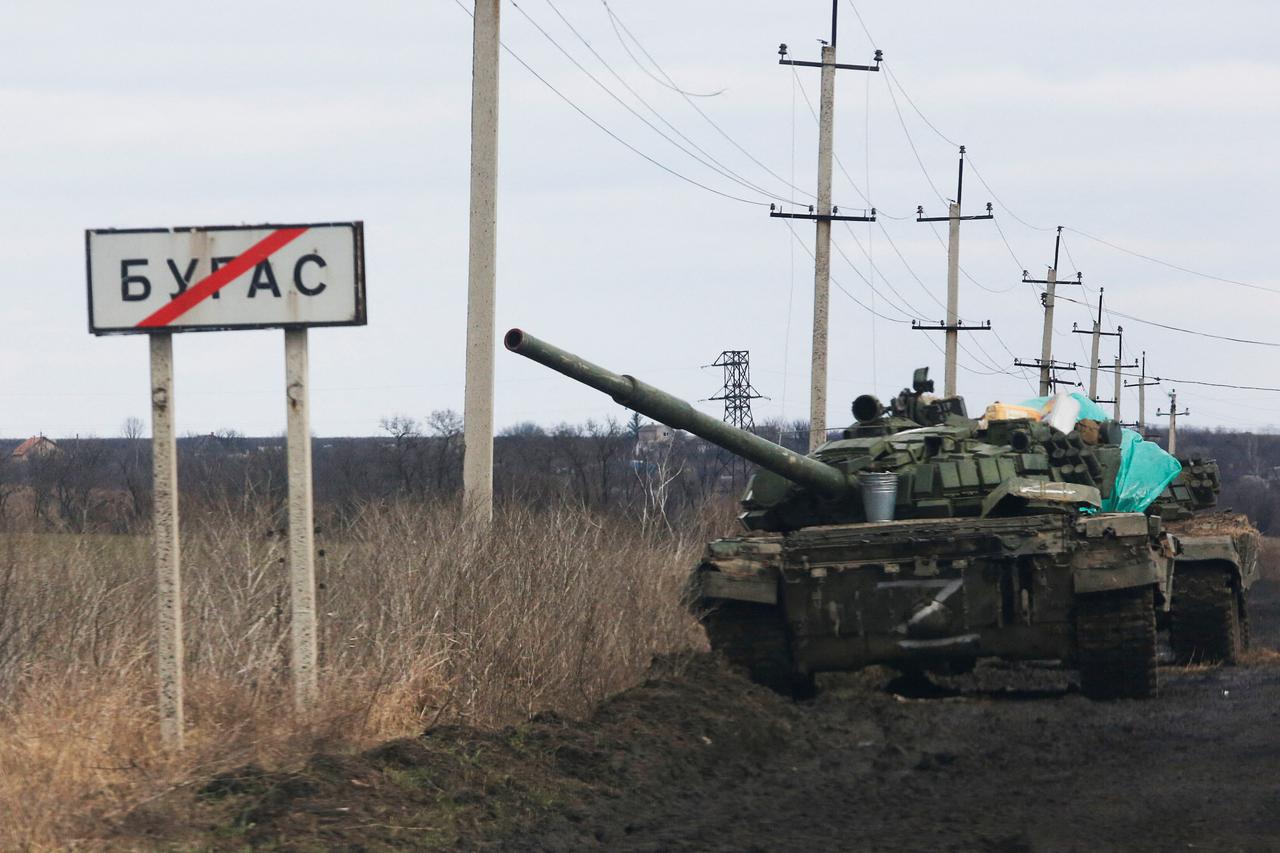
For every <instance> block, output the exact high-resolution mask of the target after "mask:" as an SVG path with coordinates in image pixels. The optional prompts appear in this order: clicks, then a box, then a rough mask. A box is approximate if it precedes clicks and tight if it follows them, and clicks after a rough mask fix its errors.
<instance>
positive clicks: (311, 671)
mask: <svg viewBox="0 0 1280 853" xmlns="http://www.w3.org/2000/svg"><path fill="white" fill-rule="evenodd" d="M284 365H285V368H284V374H285V384H286V387H287V394H288V398H289V399H288V450H289V462H288V464H289V611H290V618H289V625H290V643H289V649H290V661H291V662H292V665H293V695H294V704H295V706H296V707H297V708H298V710H299V711H306V710H308V709H310V708H312V707H314V706H315V700H316V695H317V693H318V687H317V681H316V651H317V650H316V569H315V543H314V533H315V522H314V520H313V518H312V503H311V500H312V492H311V412H310V408H311V407H310V404H309V402H308V397H310V395H311V392H310V388H309V387H308V372H309V369H308V365H307V330H306V329H285V330H284Z"/></svg>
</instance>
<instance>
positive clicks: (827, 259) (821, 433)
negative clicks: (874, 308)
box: [809, 32, 836, 453]
mask: <svg viewBox="0 0 1280 853" xmlns="http://www.w3.org/2000/svg"><path fill="white" fill-rule="evenodd" d="M831 40H832V41H833V42H834V41H835V33H834V32H833V33H832V34H831ZM821 92H822V94H821V96H820V98H819V120H818V214H819V215H820V216H823V217H827V218H825V219H819V220H818V221H817V222H816V223H815V228H814V238H813V348H812V352H811V355H810V360H811V369H810V372H809V451H810V452H811V453H812V452H813V451H814V450H816V449H817V448H818V446H819V445H821V444H824V443H825V442H826V440H827V352H828V350H829V347H828V344H827V327H828V322H829V320H830V316H829V306H830V302H831V219H830V217H831V143H832V136H833V134H834V129H835V128H834V125H835V116H834V115H833V114H832V113H834V111H835V100H836V46H835V45H834V44H828V45H823V47H822V86H821Z"/></svg>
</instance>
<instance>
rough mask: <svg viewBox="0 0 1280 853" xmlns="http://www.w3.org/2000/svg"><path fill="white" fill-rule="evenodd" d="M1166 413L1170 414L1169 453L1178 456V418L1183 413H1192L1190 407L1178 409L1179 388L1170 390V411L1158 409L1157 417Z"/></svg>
mask: <svg viewBox="0 0 1280 853" xmlns="http://www.w3.org/2000/svg"><path fill="white" fill-rule="evenodd" d="M1166 414H1167V415H1168V416H1169V455H1170V456H1177V455H1178V418H1179V417H1180V416H1183V415H1189V414H1191V410H1190V409H1186V410H1184V411H1181V412H1179V411H1178V391H1177V389H1174V390H1173V391H1170V392H1169V411H1168V412H1161V411H1159V410H1157V411H1156V417H1164V416H1165V415H1166Z"/></svg>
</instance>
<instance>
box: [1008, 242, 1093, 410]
mask: <svg viewBox="0 0 1280 853" xmlns="http://www.w3.org/2000/svg"><path fill="white" fill-rule="evenodd" d="M1061 248H1062V226H1061V225H1059V226H1058V235H1057V236H1056V237H1055V238H1054V240H1053V266H1052V267H1050V268H1049V274H1048V276H1046V277H1045V278H1031V277H1030V273H1028V272H1027V271H1026V270H1023V271H1022V281H1023V282H1024V283H1026V284H1043V285H1044V286H1045V287H1044V293H1041V294H1040V304H1041V305H1043V306H1044V331H1043V332H1042V333H1041V336H1040V358H1039V359H1037V364H1036V365H1035V366H1037V367H1039V369H1040V396H1041V397H1047V396H1049V394H1051V393H1053V390H1054V388H1055V387H1056V385H1057V383H1058V380H1057V379H1055V378H1054V376H1053V371H1054V367H1053V308H1054V304H1055V301H1054V295H1055V294H1056V293H1057V289H1058V251H1059V249H1061ZM1063 283H1064V284H1083V276H1082V275H1081V274H1080V273H1079V272H1078V271H1077V272H1076V280H1075V281H1074V282H1063ZM1073 366H1074V365H1073Z"/></svg>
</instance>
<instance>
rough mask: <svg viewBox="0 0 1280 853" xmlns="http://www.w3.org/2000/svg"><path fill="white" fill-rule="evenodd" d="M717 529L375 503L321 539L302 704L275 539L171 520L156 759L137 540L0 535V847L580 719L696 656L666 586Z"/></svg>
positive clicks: (251, 525) (224, 525) (149, 623)
mask: <svg viewBox="0 0 1280 853" xmlns="http://www.w3.org/2000/svg"><path fill="white" fill-rule="evenodd" d="M726 522H727V516H720V515H718V514H716V515H715V516H714V518H711V519H709V520H708V521H706V522H705V523H693V524H690V525H688V527H687V529H684V530H681V531H677V532H674V533H673V532H672V531H670V530H669V529H667V528H666V527H665V526H664V527H662V529H660V530H658V529H651V530H647V531H646V530H644V529H643V528H642V526H641V525H637V524H636V523H634V522H632V521H623V520H619V519H613V518H609V517H606V516H597V515H593V514H591V513H588V512H584V511H582V510H570V509H559V508H544V509H536V510H535V509H527V508H507V509H503V510H500V511H499V513H498V516H497V518H496V520H495V525H494V528H493V533H492V535H490V536H486V537H482V536H478V535H477V534H476V533H475V532H474V529H473V528H472V526H470V525H468V524H465V523H464V519H463V518H461V517H460V514H459V513H458V512H457V511H455V510H454V509H452V508H450V507H445V506H427V507H424V506H422V505H408V504H388V505H379V506H371V507H368V508H366V509H365V510H364V511H363V512H362V513H361V514H360V515H359V516H358V517H356V518H355V519H354V520H352V521H350V522H349V523H347V524H345V525H343V526H341V527H340V528H336V529H326V530H322V531H321V533H320V535H319V536H318V546H319V548H320V554H321V556H320V557H319V559H318V566H317V572H318V583H319V596H320V613H321V628H322V636H321V658H322V660H321V664H322V673H323V674H322V685H323V688H322V689H323V701H322V707H321V709H320V712H319V713H318V714H317V715H316V716H315V717H314V718H313V719H310V720H306V721H303V720H299V719H297V718H295V717H294V715H293V714H292V711H291V708H290V701H289V696H290V694H289V690H288V688H289V679H288V659H287V649H288V617H287V611H288V597H287V587H286V583H285V565H284V553H285V542H284V541H283V540H282V539H281V538H280V535H279V533H278V532H276V531H271V530H269V529H268V528H269V526H270V525H269V523H268V522H267V521H259V520H258V519H256V518H254V517H252V516H250V515H247V514H245V513H243V512H239V511H205V512H188V513H187V515H186V517H185V518H184V537H185V538H184V543H183V554H182V559H183V578H184V584H185V587H184V600H185V608H186V642H187V704H186V708H187V723H188V732H187V748H186V750H185V751H184V752H183V753H182V754H181V755H178V756H169V755H166V754H164V753H163V751H162V750H160V748H159V746H158V736H157V726H156V720H155V707H154V675H153V667H154V663H153V657H152V650H153V642H154V634H153V623H154V613H153V608H154V578H153V571H154V569H153V564H152V561H151V556H150V543H149V540H148V539H146V538H143V537H128V536H105V535H65V534H57V535H54V534H49V535H38V534H19V535H4V536H0V814H3V815H4V817H3V818H0V849H13V848H20V847H30V846H35V847H48V846H62V845H66V844H69V843H72V842H74V841H75V840H76V839H80V838H87V837H91V836H93V835H94V834H96V833H97V831H98V830H99V828H101V827H102V826H103V825H104V823H106V824H109V823H110V822H111V821H112V820H113V819H114V818H115V817H117V816H119V815H121V814H123V813H124V812H125V811H127V810H129V809H130V808H133V807H135V806H136V805H137V804H139V803H142V802H145V801H146V800H148V799H149V798H152V797H156V796H160V795H162V794H164V793H165V792H167V791H169V790H172V789H173V788H174V787H175V786H183V785H187V784H192V783H194V782H198V781H201V780H204V779H207V778H209V776H210V775H212V774H214V773H217V772H219V771H220V770H223V769H226V768H229V767H234V766H238V765H242V764H245V763H248V762H256V763H258V764H260V765H262V766H264V767H267V768H287V767H289V766H290V764H291V763H294V762H298V761H301V760H302V759H303V758H305V756H307V755H309V754H310V753H311V752H312V751H313V750H315V749H319V748H323V749H325V750H328V751H331V752H332V751H339V752H341V751H343V750H350V751H354V750H358V749H362V748H365V747H368V746H369V745H371V744H373V743H377V742H380V741H383V740H386V739H388V738H392V737H398V736H404V735H412V734H415V733H417V732H420V731H421V730H423V729H424V728H425V727H427V726H428V725H430V724H433V723H443V722H464V723H469V724H473V725H479V726H495V725H500V724H505V723H509V722H514V721H517V720H521V719H524V718H526V717H527V716H528V715H529V714H530V713H532V712H534V711H537V710H542V709H551V710H555V711H558V712H561V713H567V714H578V713H581V712H583V711H585V710H586V709H587V708H589V707H590V706H592V705H593V704H594V703H595V702H597V701H598V700H599V699H601V698H602V697H604V696H605V695H608V694H609V693H612V692H614V691H617V690H619V689H622V688H623V687H626V686H628V685H630V684H632V683H634V681H635V680H636V679H637V678H638V677H639V675H640V674H641V673H642V672H643V671H644V669H645V668H646V666H647V665H648V664H649V662H650V660H651V658H652V656H653V655H655V654H658V653H664V652H669V651H675V650H680V649H685V648H691V647H698V646H700V645H701V643H702V639H701V632H700V631H699V630H698V628H697V626H696V623H695V622H694V621H693V620H692V618H691V617H690V616H688V614H687V613H686V612H685V611H684V609H683V607H682V604H681V593H682V586H683V583H684V580H685V577H686V575H687V573H688V570H689V568H690V567H691V566H692V565H693V562H694V561H695V560H696V558H697V555H698V553H699V552H700V550H701V548H702V546H703V543H704V542H705V540H706V538H707V537H708V535H709V532H718V531H711V528H717V527H718V528H721V529H723V528H724V527H725V526H727V523H726Z"/></svg>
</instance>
